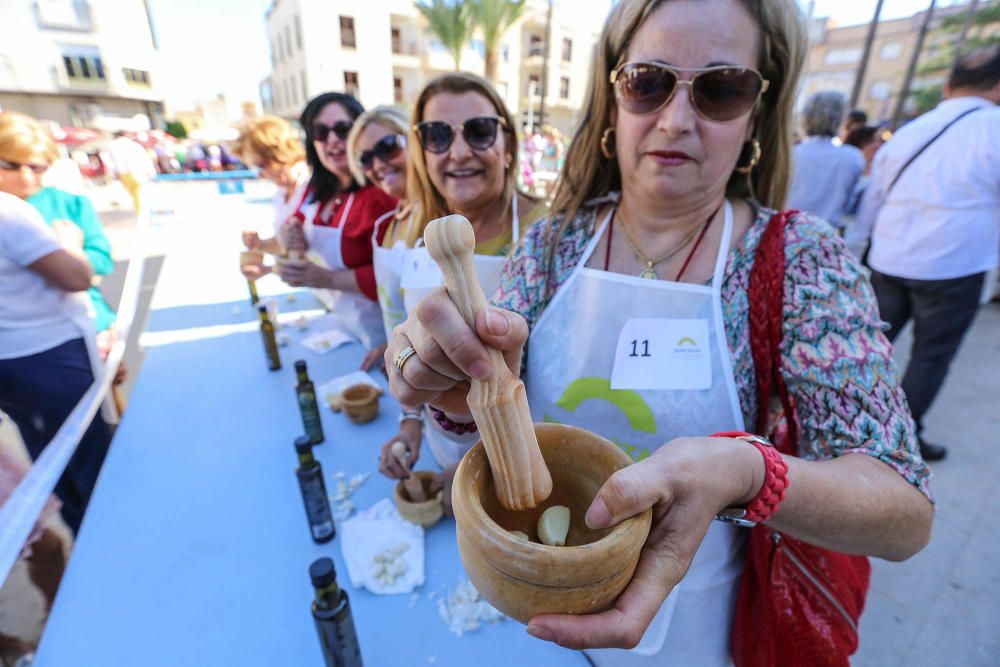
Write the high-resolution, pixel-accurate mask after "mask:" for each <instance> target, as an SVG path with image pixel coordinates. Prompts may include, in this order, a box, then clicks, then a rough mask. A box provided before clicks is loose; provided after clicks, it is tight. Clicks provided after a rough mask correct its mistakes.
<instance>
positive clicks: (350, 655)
mask: <svg viewBox="0 0 1000 667" xmlns="http://www.w3.org/2000/svg"><path fill="white" fill-rule="evenodd" d="M309 576H310V577H311V578H312V585H313V588H314V589H315V590H316V598H315V599H314V600H313V603H312V614H313V621H314V622H315V623H316V632H317V633H319V643H320V646H321V647H322V648H323V658H324V659H325V660H326V667H362V665H363V664H364V663H362V661H361V647H360V646H359V645H358V635H357V632H355V630H354V617H353V615H352V614H351V602H350V600H348V598H347V592H346V591H344V590H341V588H340V587H339V586H338V585H337V571H336V569H335V568H334V565H333V560H331V559H330V558H320V559H318V560H316V561H314V562H313V564H312V565H311V566H310V567H309Z"/></svg>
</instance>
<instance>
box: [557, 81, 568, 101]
mask: <svg viewBox="0 0 1000 667" xmlns="http://www.w3.org/2000/svg"><path fill="white" fill-rule="evenodd" d="M559 99H561V100H568V99H569V77H568V76H564V77H562V78H560V79H559Z"/></svg>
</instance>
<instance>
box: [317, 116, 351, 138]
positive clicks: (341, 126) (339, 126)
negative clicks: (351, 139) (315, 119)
mask: <svg viewBox="0 0 1000 667" xmlns="http://www.w3.org/2000/svg"><path fill="white" fill-rule="evenodd" d="M352 127H354V121H353V120H338V121H337V122H336V123H334V124H333V125H324V124H323V123H313V127H312V135H313V136H312V138H313V141H321V142H322V141H326V140H327V139H328V138H329V136H330V133H331V132H333V133H334V134H335V135H337V138H338V139H340V140H341V141H344V140H345V139H347V135H348V133H349V132H350V131H351V128H352Z"/></svg>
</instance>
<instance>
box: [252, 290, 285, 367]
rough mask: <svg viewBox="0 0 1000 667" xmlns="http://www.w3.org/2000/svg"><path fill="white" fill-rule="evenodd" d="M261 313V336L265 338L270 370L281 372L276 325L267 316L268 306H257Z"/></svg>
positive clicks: (265, 350)
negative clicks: (275, 335) (275, 336)
mask: <svg viewBox="0 0 1000 667" xmlns="http://www.w3.org/2000/svg"><path fill="white" fill-rule="evenodd" d="M257 310H259V311H260V334H261V336H263V337H264V352H265V353H267V364H268V366H267V367H268V368H270V369H271V370H272V371H277V370H281V357H280V356H279V355H278V341H277V340H276V339H275V338H274V325H273V324H271V320H270V318H268V316H267V306H265V305H264V304H260V305H259V306H257Z"/></svg>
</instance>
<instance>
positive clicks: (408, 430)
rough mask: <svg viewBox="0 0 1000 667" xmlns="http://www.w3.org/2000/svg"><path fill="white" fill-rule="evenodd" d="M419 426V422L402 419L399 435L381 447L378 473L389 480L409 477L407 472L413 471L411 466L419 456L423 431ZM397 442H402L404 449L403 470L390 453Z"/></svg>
mask: <svg viewBox="0 0 1000 667" xmlns="http://www.w3.org/2000/svg"><path fill="white" fill-rule="evenodd" d="M421 426H422V425H421V423H420V421H419V420H416V419H404V420H403V421H402V422H401V423H400V425H399V433H398V434H397V435H394V436H393V437H391V438H389V441H388V442H387V443H385V444H384V445H382V452H381V453H380V454H379V458H378V471H379V472H380V473H382V474H383V475H385V476H386V477H388V478H389V479H405V478H406V477H408V476H409V472H410V471H412V470H413V464H414V463H416V462H417V458H418V457H419V456H420V438H421V435H422V430H423V429H422V428H421ZM397 442H402V443H403V445H404V446H405V447H406V469H405V470H404V469H403V466H402V465H400V463H399V460H397V459H396V456H395V454H393V451H392V446H393V445H395V444H396V443H397Z"/></svg>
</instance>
